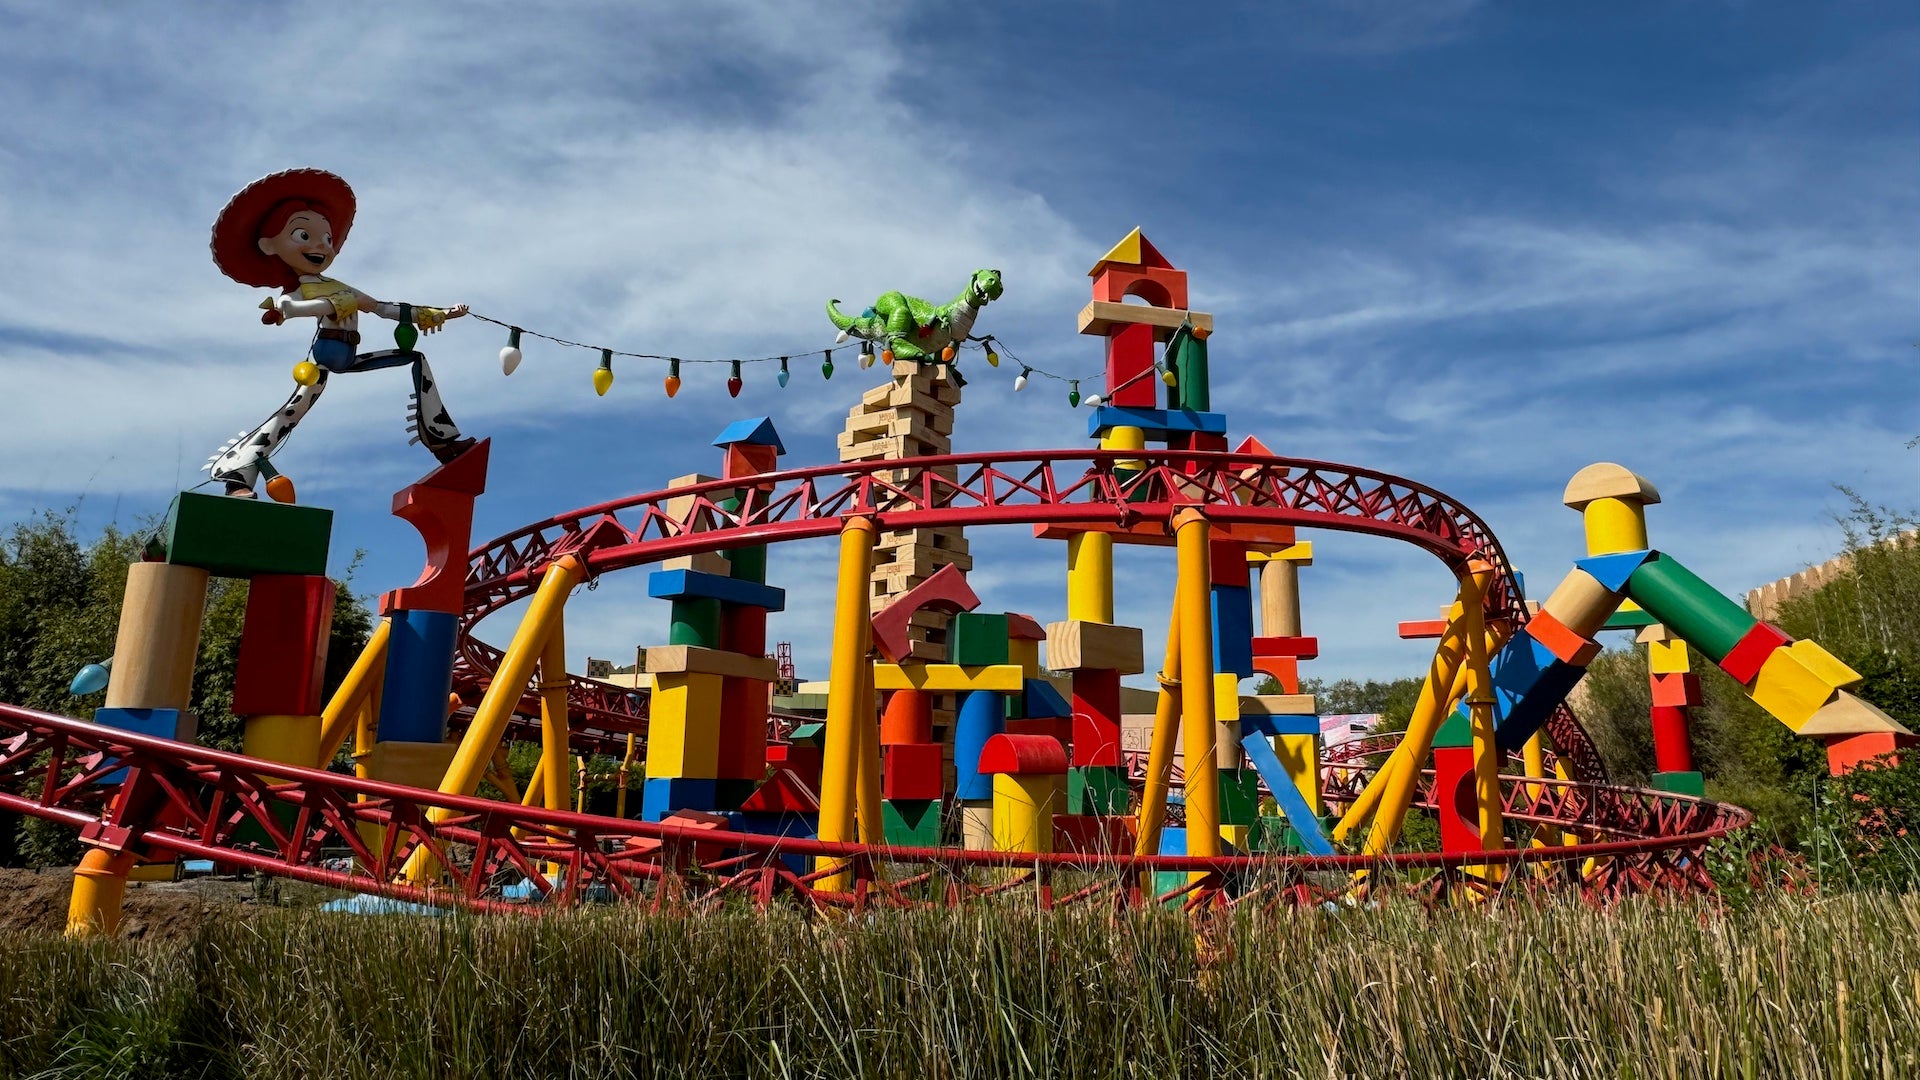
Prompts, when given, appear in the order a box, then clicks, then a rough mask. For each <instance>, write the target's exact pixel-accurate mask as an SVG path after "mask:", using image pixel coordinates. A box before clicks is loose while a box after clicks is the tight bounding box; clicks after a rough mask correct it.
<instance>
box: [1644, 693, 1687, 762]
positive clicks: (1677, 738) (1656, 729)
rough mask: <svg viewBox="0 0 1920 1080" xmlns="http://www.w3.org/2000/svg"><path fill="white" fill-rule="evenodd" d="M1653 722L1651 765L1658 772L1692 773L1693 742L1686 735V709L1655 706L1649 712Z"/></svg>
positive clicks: (1676, 706) (1678, 706) (1680, 706)
mask: <svg viewBox="0 0 1920 1080" xmlns="http://www.w3.org/2000/svg"><path fill="white" fill-rule="evenodd" d="M1649 718H1650V719H1651V720H1652V721H1653V764H1654V768H1655V769H1657V770H1659V771H1660V772H1692V771H1693V742H1692V739H1691V738H1690V737H1689V736H1688V734H1687V708H1686V706H1684V705H1655V706H1654V707H1653V708H1652V709H1651V710H1649Z"/></svg>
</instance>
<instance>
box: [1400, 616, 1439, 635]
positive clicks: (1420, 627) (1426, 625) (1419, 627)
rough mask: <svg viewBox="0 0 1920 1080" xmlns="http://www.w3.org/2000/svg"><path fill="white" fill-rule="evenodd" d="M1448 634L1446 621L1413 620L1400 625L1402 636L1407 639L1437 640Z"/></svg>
mask: <svg viewBox="0 0 1920 1080" xmlns="http://www.w3.org/2000/svg"><path fill="white" fill-rule="evenodd" d="M1446 632H1447V620H1445V619H1411V620H1409V621H1407V622H1403V623H1401V624H1400V636H1401V637H1402V638H1406V639H1409V640H1411V639H1413V638H1437V637H1439V636H1440V635H1442V634H1444V633H1446Z"/></svg>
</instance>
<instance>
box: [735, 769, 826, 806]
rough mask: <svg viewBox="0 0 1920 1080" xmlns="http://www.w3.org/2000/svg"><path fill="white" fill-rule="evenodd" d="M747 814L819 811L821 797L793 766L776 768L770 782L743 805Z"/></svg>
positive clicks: (762, 785) (757, 790)
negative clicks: (790, 767)
mask: <svg viewBox="0 0 1920 1080" xmlns="http://www.w3.org/2000/svg"><path fill="white" fill-rule="evenodd" d="M740 812H741V813H743V814H817V813H819V812H820V797H819V796H818V795H815V794H814V791H813V787H812V785H810V784H808V783H807V782H806V781H805V780H802V779H801V778H800V776H799V774H798V773H795V772H794V771H793V770H792V769H775V770H774V771H773V775H772V776H769V777H767V782H766V783H764V784H761V785H760V786H759V788H757V789H755V791H754V793H753V794H751V795H749V796H747V801H746V802H743V803H741V804H740Z"/></svg>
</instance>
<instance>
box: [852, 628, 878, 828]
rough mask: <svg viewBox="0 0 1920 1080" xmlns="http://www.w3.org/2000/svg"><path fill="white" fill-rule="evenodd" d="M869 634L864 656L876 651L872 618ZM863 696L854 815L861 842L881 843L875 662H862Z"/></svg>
mask: <svg viewBox="0 0 1920 1080" xmlns="http://www.w3.org/2000/svg"><path fill="white" fill-rule="evenodd" d="M866 627H867V633H866V636H865V637H864V638H863V639H862V641H861V643H860V652H861V655H862V656H865V655H866V654H867V653H869V652H871V651H872V650H873V621H872V619H871V618H869V619H868V621H867V623H866ZM860 672H861V680H860V696H859V698H858V699H857V700H856V701H855V702H854V706H853V708H854V713H853V715H854V723H855V726H856V727H857V729H858V730H859V732H860V761H859V764H858V768H857V770H856V772H857V774H858V776H857V779H858V784H857V791H856V798H855V800H854V817H855V818H856V819H857V820H858V823H859V826H860V842H861V843H863V844H880V843H884V842H885V840H886V825H885V821H886V819H885V818H883V817H882V816H881V812H880V718H879V709H877V708H876V707H875V706H874V701H873V665H872V664H861V665H860Z"/></svg>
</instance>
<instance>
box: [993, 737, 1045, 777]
mask: <svg viewBox="0 0 1920 1080" xmlns="http://www.w3.org/2000/svg"><path fill="white" fill-rule="evenodd" d="M980 771H981V772H983V773H988V774H996V775H997V774H999V773H1006V774H1008V775H1011V776H1062V775H1065V774H1066V771H1067V748H1066V747H1064V746H1061V745H1060V740H1058V739H1049V738H1047V737H1046V736H1045V735H1008V734H1004V733H1003V734H1000V735H995V736H993V737H991V738H989V739H988V740H987V741H986V743H985V745H983V746H981V747H980Z"/></svg>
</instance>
